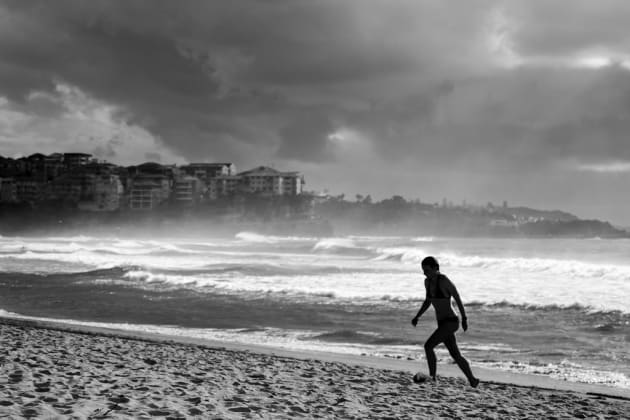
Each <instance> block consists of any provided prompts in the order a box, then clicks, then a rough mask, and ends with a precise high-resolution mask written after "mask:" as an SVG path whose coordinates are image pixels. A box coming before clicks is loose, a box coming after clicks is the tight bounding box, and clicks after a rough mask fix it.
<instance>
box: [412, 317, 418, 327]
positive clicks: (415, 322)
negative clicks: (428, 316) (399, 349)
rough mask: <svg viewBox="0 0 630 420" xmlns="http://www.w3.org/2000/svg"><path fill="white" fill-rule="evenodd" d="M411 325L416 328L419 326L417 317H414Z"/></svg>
mask: <svg viewBox="0 0 630 420" xmlns="http://www.w3.org/2000/svg"><path fill="white" fill-rule="evenodd" d="M411 325H413V326H414V327H415V326H416V325H418V317H417V316H414V317H413V319H412V320H411Z"/></svg>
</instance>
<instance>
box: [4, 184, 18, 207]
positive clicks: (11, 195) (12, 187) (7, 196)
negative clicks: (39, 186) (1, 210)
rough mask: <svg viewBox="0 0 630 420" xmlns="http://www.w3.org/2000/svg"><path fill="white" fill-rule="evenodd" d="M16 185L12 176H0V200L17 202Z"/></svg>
mask: <svg viewBox="0 0 630 420" xmlns="http://www.w3.org/2000/svg"><path fill="white" fill-rule="evenodd" d="M17 201H18V199H17V186H16V184H15V179H13V178H0V202H1V203H15V202H17Z"/></svg>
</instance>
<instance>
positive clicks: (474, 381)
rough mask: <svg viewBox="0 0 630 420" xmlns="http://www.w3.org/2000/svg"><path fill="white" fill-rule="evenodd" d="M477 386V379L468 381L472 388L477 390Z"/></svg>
mask: <svg viewBox="0 0 630 420" xmlns="http://www.w3.org/2000/svg"><path fill="white" fill-rule="evenodd" d="M478 385H479V379H477V378H473V379H472V381H470V386H472V387H473V388H477V386H478Z"/></svg>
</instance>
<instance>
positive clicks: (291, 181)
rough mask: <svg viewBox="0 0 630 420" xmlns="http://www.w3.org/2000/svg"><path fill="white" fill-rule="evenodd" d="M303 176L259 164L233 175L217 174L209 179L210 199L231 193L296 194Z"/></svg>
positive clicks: (298, 191) (299, 189) (300, 191)
mask: <svg viewBox="0 0 630 420" xmlns="http://www.w3.org/2000/svg"><path fill="white" fill-rule="evenodd" d="M303 184H304V177H303V176H302V175H301V174H300V173H299V172H280V171H278V170H276V169H274V168H270V167H267V166H259V167H257V168H254V169H251V170H249V171H245V172H241V173H239V174H238V175H235V176H219V177H215V178H214V179H213V180H211V184H210V188H209V192H210V198H211V199H217V198H218V197H220V196H224V195H232V194H243V193H249V194H260V195H263V196H278V195H298V194H301V193H302V186H303Z"/></svg>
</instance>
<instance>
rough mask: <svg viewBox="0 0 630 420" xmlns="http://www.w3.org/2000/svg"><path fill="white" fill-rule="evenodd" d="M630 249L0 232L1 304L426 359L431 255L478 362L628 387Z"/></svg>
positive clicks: (122, 323) (592, 244)
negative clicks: (464, 315)
mask: <svg viewBox="0 0 630 420" xmlns="http://www.w3.org/2000/svg"><path fill="white" fill-rule="evenodd" d="M629 254H630V241H628V240H577V239H544V240H541V239H454V238H438V237H369V236H348V237H338V238H315V237H280V236H265V235H259V234H256V233H251V232H241V233H239V234H237V235H236V236H234V237H232V238H190V237H188V238H151V239H147V238H143V239H131V238H117V237H102V238H98V237H88V236H75V237H38V238H33V237H13V238H8V237H0V309H2V310H3V311H6V312H3V313H7V312H10V313H14V314H19V315H22V316H31V317H38V318H46V319H57V320H66V321H70V320H71V321H73V322H84V323H98V325H104V326H116V327H118V328H124V329H131V330H146V331H154V332H166V333H169V334H173V335H186V336H196V337H205V338H212V339H221V340H228V341H237V342H244V343H258V344H268V345H274V346H280V347H286V348H296V349H308V350H327V351H338V352H345V353H352V354H357V355H360V354H372V355H380V356H390V357H406V358H407V357H408V358H414V359H422V360H423V357H424V356H423V350H422V343H423V341H424V339H426V338H427V337H428V335H429V334H430V333H431V332H432V330H433V329H434V328H435V320H434V319H433V314H432V313H431V312H432V311H429V312H427V314H425V316H424V317H423V318H422V319H421V321H420V324H419V326H418V328H417V329H413V328H412V327H411V325H410V319H411V317H413V315H414V313H415V311H417V309H418V306H419V305H420V304H421V302H422V300H423V298H424V288H423V276H422V275H421V270H420V261H421V260H422V258H424V257H425V256H427V255H434V256H435V257H437V258H438V260H439V261H440V264H441V267H442V272H443V273H444V274H446V275H447V276H449V278H451V280H452V281H453V282H454V283H455V284H456V285H457V287H458V289H459V291H460V294H461V296H462V298H463V300H464V303H465V305H466V307H467V311H468V317H469V319H470V324H471V328H470V330H469V331H468V332H466V333H462V332H461V331H460V333H459V334H458V340H459V342H460V346H461V348H462V349H463V351H464V353H465V354H466V356H467V357H469V358H470V359H471V361H472V362H473V365H475V364H476V365H483V366H489V367H492V368H495V369H505V370H512V371H520V372H530V373H538V374H544V375H550V376H554V377H559V378H564V379H568V380H575V381H584V382H594V383H601V384H608V385H611V386H618V387H628V388H630V380H629V379H628V378H629V377H630V370H629V368H628V366H629V365H630V363H629V362H630V350H628V347H629V346H628V341H629V340H630V299H628V298H627V297H628V296H630V262H628V261H627V258H625V256H627V255H629ZM442 350H443V352H442V353H438V355H439V356H441V358H442V359H444V361H448V360H449V357H448V355H447V353H446V351H445V350H444V349H442ZM419 363H423V361H421V362H419Z"/></svg>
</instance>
